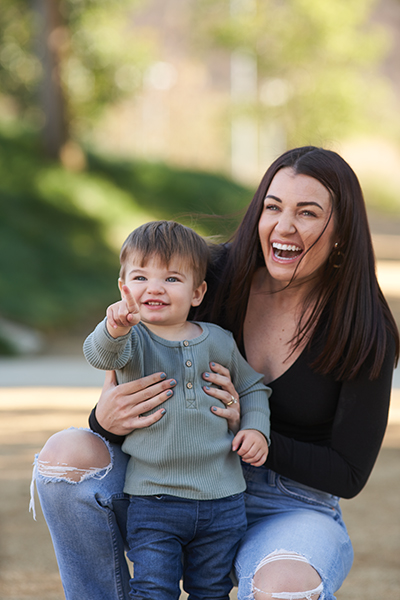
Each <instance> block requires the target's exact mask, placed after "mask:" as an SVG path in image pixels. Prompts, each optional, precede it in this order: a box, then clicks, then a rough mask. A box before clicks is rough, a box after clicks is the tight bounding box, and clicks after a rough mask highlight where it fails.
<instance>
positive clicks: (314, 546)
mask: <svg viewBox="0 0 400 600" xmlns="http://www.w3.org/2000/svg"><path fill="white" fill-rule="evenodd" d="M215 254H216V256H215V260H214V263H213V265H212V268H211V269H210V273H209V277H208V283H209V291H208V293H207V295H206V304H205V305H204V306H202V312H201V314H200V311H199V312H198V314H196V318H199V319H200V318H201V319H209V320H211V321H214V322H217V323H218V324H220V325H221V326H223V327H226V328H228V329H231V330H232V331H233V332H234V334H235V337H236V339H237V341H238V344H239V346H240V348H241V350H242V352H243V353H244V355H245V356H246V358H247V360H248V362H249V363H250V364H251V365H252V366H253V368H255V369H256V370H257V371H259V372H262V373H264V375H265V383H266V384H267V385H269V386H270V387H271V388H272V390H273V393H272V396H271V399H270V406H271V429H272V433H271V447H270V452H269V456H268V459H267V461H266V463H265V465H264V466H263V467H259V468H253V467H247V466H245V467H244V469H245V476H246V479H247V498H246V506H247V517H248V531H247V534H246V536H245V538H244V539H243V541H242V544H241V548H240V550H239V552H238V556H237V561H236V572H237V577H238V581H239V584H238V585H239V591H238V598H239V599H240V600H245V599H251V598H254V599H255V600H265V599H267V598H281V599H283V600H295V599H296V600H303V599H311V600H316V599H317V598H320V600H322V599H324V600H332V599H334V592H335V591H336V590H337V589H339V587H340V586H341V584H342V582H343V581H344V579H345V577H346V576H347V574H348V572H349V570H350V567H351V563H352V556H353V555H352V548H351V542H350V540H349V537H348V534H347V531H346V528H345V525H344V523H343V521H342V517H341V511H340V507H339V497H346V498H350V497H353V496H355V495H356V494H357V493H358V492H359V491H360V490H361V489H362V487H363V486H364V485H365V483H366V481H367V479H368V477H369V474H370V472H371V470H372V467H373V465H374V462H375V460H376V457H377V454H378V452H379V448H380V446H381V443H382V439H383V435H384V431H385V427H386V422H387V415H388V406H389V397H390V390H391V378H392V371H393V366H394V362H395V360H397V358H398V353H399V337H398V332H397V328H396V325H395V322H394V320H393V317H392V315H391V313H390V310H389V308H388V306H387V304H386V301H385V300H384V298H383V296H382V293H381V291H380V289H379V286H378V283H377V280H376V276H375V269H374V257H373V250H372V244H371V238H370V233H369V229H368V223H367V217H366V212H365V206H364V202H363V197H362V192H361V189H360V187H359V183H358V180H357V178H356V176H355V174H354V173H353V171H352V170H351V168H350V167H349V166H348V165H347V163H346V162H345V161H343V159H341V158H340V157H339V156H338V155H337V154H336V153H333V152H330V151H326V150H321V149H317V148H314V147H305V148H298V149H295V150H291V151H289V152H287V153H285V154H284V155H282V156H281V157H280V158H278V159H277V160H276V161H275V162H274V163H273V164H272V165H271V167H270V168H269V169H268V171H267V172H266V174H265V176H264V178H263V180H262V181H261V184H260V186H259V188H258V190H257V192H256V194H255V196H254V198H253V201H252V203H251V204H250V206H249V208H248V210H247V212H246V214H245V217H244V219H243V221H242V223H241V225H240V226H239V228H238V230H237V232H236V234H235V235H234V237H233V240H232V243H231V244H230V245H227V246H222V247H219V248H217V249H216V252H215ZM210 366H211V371H210V373H206V374H204V378H205V381H207V382H211V383H214V384H216V385H218V386H219V389H218V388H212V387H210V386H208V385H207V386H206V388H205V391H206V392H207V393H209V394H210V395H212V396H214V397H215V398H218V399H220V400H222V401H223V402H224V403H225V404H226V405H228V404H229V406H228V407H227V409H217V410H216V411H215V413H216V415H217V416H219V417H221V418H226V419H228V422H229V425H230V426H232V427H233V426H234V425H235V423H237V421H238V419H239V413H238V411H237V407H238V403H236V404H232V402H231V399H232V396H234V397H236V398H237V394H236V391H235V390H234V388H233V386H232V383H231V382H230V378H229V373H228V372H227V371H226V369H224V367H223V366H220V365H210ZM169 375H173V373H172V374H169ZM160 377H161V376H160V374H155V375H153V376H151V377H148V378H145V379H144V380H141V381H136V382H133V383H132V384H124V386H118V387H116V386H115V379H114V378H113V375H112V374H108V375H107V379H106V384H105V387H104V390H103V394H102V397H101V398H100V400H99V403H98V405H97V407H96V409H95V412H92V415H91V418H90V423H91V426H92V429H94V431H96V432H97V434H101V435H103V436H104V437H105V438H107V439H108V440H109V442H111V444H109V443H108V442H107V445H106V444H105V443H104V441H103V440H102V438H101V437H99V435H94V434H93V433H89V432H87V431H74V430H69V431H68V432H61V433H59V434H56V435H55V436H53V438H51V439H50V440H49V442H48V443H47V444H46V446H45V447H44V449H43V450H42V452H41V454H40V456H39V463H38V471H39V475H38V487H39V494H40V498H41V502H42V507H43V510H44V513H45V516H46V520H47V522H48V525H49V528H50V531H51V532H52V536H53V542H54V545H55V548H56V553H57V558H58V561H59V565H60V571H61V576H62V580H63V584H64V588H65V591H66V597H67V598H69V599H71V598H78V597H85V598H87V599H92V598H93V600H94V599H96V600H99V599H101V598H105V599H107V600H114V599H117V598H119V599H121V598H127V597H128V592H127V591H126V590H127V580H128V575H127V573H126V566H125V562H124V559H123V532H124V518H125V510H126V509H125V505H124V503H125V502H126V500H125V499H124V497H123V494H122V493H121V490H122V485H123V479H124V465H125V461H126V458H125V457H124V456H123V455H122V453H121V452H120V449H119V447H118V445H117V444H118V442H121V441H122V439H123V437H121V436H124V435H125V434H126V433H128V432H129V431H131V430H132V429H134V428H135V427H143V426H148V425H150V424H151V423H153V422H155V421H156V420H157V419H159V418H162V413H161V411H162V409H160V410H156V411H155V412H154V413H153V414H152V415H150V416H147V417H141V416H140V414H142V413H144V412H146V411H147V410H149V409H150V408H155V407H157V406H158V405H159V404H161V403H162V402H164V401H165V400H166V398H167V390H168V389H169V388H170V387H173V386H174V385H175V381H174V380H170V379H166V378H165V377H164V379H162V380H160ZM166 410H168V404H166ZM113 442H115V444H113ZM111 453H112V460H111V461H110V454H111ZM65 465H66V466H65ZM82 475H83V480H82ZM54 481H57V483H56V484H54ZM71 481H74V482H75V483H77V482H79V481H80V483H79V484H76V485H71ZM50 482H53V483H52V484H51V485H49V483H50ZM46 483H47V485H46ZM61 511H62V519H61V520H60V516H59V515H60V513H61Z"/></svg>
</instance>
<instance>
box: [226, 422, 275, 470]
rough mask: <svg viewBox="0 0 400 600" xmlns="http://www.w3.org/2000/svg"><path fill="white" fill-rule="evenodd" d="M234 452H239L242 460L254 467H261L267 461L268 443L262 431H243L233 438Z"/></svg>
mask: <svg viewBox="0 0 400 600" xmlns="http://www.w3.org/2000/svg"><path fill="white" fill-rule="evenodd" d="M232 450H233V451H237V453H238V454H239V456H240V457H241V458H242V460H243V461H244V462H246V463H250V464H251V466H252V467H261V465H263V464H264V463H265V461H266V460H267V456H268V443H267V440H266V438H265V436H264V435H263V434H262V433H261V432H260V431H257V430H256V429H242V430H241V431H239V432H238V433H237V434H236V435H235V437H234V438H233V441H232Z"/></svg>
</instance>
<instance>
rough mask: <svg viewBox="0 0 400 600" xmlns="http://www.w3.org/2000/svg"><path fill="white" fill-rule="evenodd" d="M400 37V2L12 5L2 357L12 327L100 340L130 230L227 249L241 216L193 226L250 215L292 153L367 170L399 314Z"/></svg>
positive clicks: (1, 35) (381, 252) (1, 236)
mask: <svg viewBox="0 0 400 600" xmlns="http://www.w3.org/2000/svg"><path fill="white" fill-rule="evenodd" d="M399 39H400V2H399V1H398V0H337V1H335V2H320V1H319V0H284V1H282V0H96V1H95V0H34V1H28V0H2V4H1V11H0V210H1V220H0V250H1V251H0V338H1V340H2V342H1V352H3V353H5V352H13V351H18V348H17V347H16V346H18V343H17V342H16V340H15V336H14V335H13V334H11V335H10V334H9V333H8V332H9V329H10V327H9V322H11V323H12V324H14V325H18V324H23V325H24V326H28V327H30V328H33V329H34V330H35V331H37V332H40V333H41V334H42V336H44V338H42V339H44V340H45V343H48V342H49V340H50V339H51V336H52V335H53V336H55V337H57V336H58V334H59V332H60V331H63V332H65V333H67V332H68V333H69V334H71V333H76V334H77V335H79V334H80V333H81V329H82V327H83V328H86V331H88V330H90V329H91V327H92V325H93V323H95V322H96V321H97V320H98V317H99V315H100V313H101V314H102V312H103V311H104V306H105V305H106V304H107V303H108V302H109V301H111V300H113V299H114V298H115V295H116V287H115V276H116V272H117V268H118V265H117V250H118V248H119V247H120V245H121V243H122V241H123V239H124V238H125V237H126V235H127V234H128V233H129V231H130V230H131V229H133V228H134V227H135V226H137V225H138V224H140V223H142V222H144V221H147V220H150V219H153V218H176V219H180V220H182V221H184V222H187V223H190V224H191V225H193V226H194V227H196V228H197V229H198V230H199V231H200V232H201V233H204V234H214V235H216V234H217V235H220V236H221V239H224V238H225V239H226V238H227V237H228V236H229V234H230V233H231V232H232V231H233V229H234V227H235V225H236V223H237V219H238V217H237V216H236V218H231V219H228V218H227V219H224V220H222V221H221V220H215V219H210V218H208V219H202V218H200V217H198V215H199V214H204V213H206V214H207V215H215V214H220V215H221V214H222V215H228V214H233V213H235V212H236V211H237V210H238V209H241V208H244V207H245V206H246V205H247V204H248V202H249V201H250V199H251V197H252V193H253V191H254V189H255V187H256V185H257V182H258V181H259V179H260V178H261V176H262V174H263V173H264V171H265V170H266V168H267V167H268V165H269V164H270V162H271V161H272V160H273V159H274V158H275V157H276V156H277V155H279V154H280V153H282V152H283V151H284V150H286V149H287V148H290V147H293V146H295V145H305V144H314V145H321V146H325V147H328V148H331V149H334V150H337V151H338V152H340V153H341V154H342V155H343V156H344V157H345V158H346V159H347V160H348V161H349V162H350V164H351V165H352V166H353V167H354V169H355V170H356V172H357V173H358V175H359V177H360V179H361V182H362V185H363V188H364V190H365V195H366V200H367V203H368V207H369V213H370V222H371V227H372V230H373V233H374V235H376V236H377V239H376V249H377V258H378V259H379V261H382V260H384V261H387V260H390V261H391V263H390V264H386V263H385V264H383V263H381V262H379V273H380V274H382V282H383V285H384V287H385V288H387V293H388V294H389V295H390V296H391V297H392V298H393V306H394V309H395V310H396V311H397V297H398V294H399V293H400V292H399V290H398V286H399V285H400V284H399V283H398V280H399V279H400V277H399V276H398V275H397V271H394V270H393V269H394V263H393V261H396V260H399V259H400V251H399V241H398V238H397V237H391V238H384V237H382V236H383V235H388V234H389V235H390V236H397V235H399V234H400V194H399V191H400V118H399V113H400V110H399V109H400V44H399ZM396 279H397V282H396V281H395V280H396ZM395 305H396V306H395ZM19 346H20V347H21V344H19ZM19 349H22V348H19Z"/></svg>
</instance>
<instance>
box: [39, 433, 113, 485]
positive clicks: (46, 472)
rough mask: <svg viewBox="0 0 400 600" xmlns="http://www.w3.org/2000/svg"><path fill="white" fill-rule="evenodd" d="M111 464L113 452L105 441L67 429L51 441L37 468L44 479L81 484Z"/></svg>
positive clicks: (41, 455) (44, 450) (43, 452)
mask: <svg viewBox="0 0 400 600" xmlns="http://www.w3.org/2000/svg"><path fill="white" fill-rule="evenodd" d="M110 463H111V456H110V452H109V450H108V448H107V445H106V443H105V442H104V441H103V440H102V439H101V437H99V436H98V435H95V434H94V433H92V432H91V431H89V430H85V429H66V430H64V431H59V432H58V433H55V434H54V435H52V436H51V438H49V439H48V441H47V442H46V444H45V445H44V446H43V448H42V450H41V452H40V453H39V456H38V460H37V468H38V472H39V473H40V474H41V475H43V476H44V477H49V478H60V479H67V480H69V481H74V482H79V481H82V480H83V479H85V478H86V477H87V476H89V475H91V474H93V473H96V472H98V471H100V470H102V469H105V468H107V467H109V465H110Z"/></svg>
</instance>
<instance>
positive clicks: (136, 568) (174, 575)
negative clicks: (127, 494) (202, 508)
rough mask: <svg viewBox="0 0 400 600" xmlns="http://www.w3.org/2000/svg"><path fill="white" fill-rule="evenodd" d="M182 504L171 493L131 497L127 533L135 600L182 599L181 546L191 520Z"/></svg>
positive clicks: (133, 597) (131, 594) (132, 593)
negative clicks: (181, 506) (180, 582)
mask: <svg viewBox="0 0 400 600" xmlns="http://www.w3.org/2000/svg"><path fill="white" fill-rule="evenodd" d="M176 501H177V502H176ZM180 505H181V502H180V499H179V498H172V497H170V496H132V498H131V502H130V505H129V509H128V535H127V538H128V543H129V548H130V550H129V552H128V557H129V558H130V560H131V561H132V563H133V578H132V579H131V582H130V585H131V591H130V595H129V597H130V598H132V600H133V599H137V600H144V599H145V598H146V599H148V600H179V597H180V595H181V593H180V587H179V580H180V578H181V575H182V560H181V556H182V545H183V544H184V542H185V539H184V537H185V533H186V530H187V524H188V521H190V519H191V512H189V511H185V510H184V509H183V510H181V508H180ZM182 534H183V536H182Z"/></svg>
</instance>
